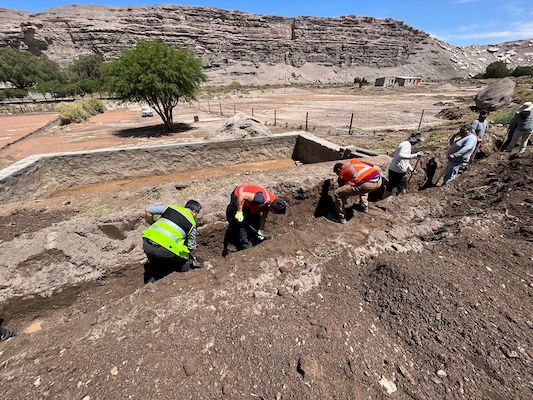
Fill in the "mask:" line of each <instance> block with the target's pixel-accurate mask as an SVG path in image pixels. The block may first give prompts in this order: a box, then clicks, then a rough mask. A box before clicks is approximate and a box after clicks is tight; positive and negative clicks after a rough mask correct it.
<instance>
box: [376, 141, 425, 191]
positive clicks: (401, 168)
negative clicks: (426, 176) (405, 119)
mask: <svg viewBox="0 0 533 400" xmlns="http://www.w3.org/2000/svg"><path fill="white" fill-rule="evenodd" d="M423 140H424V138H423V137H422V134H421V133H420V132H413V133H411V135H410V136H409V137H408V138H407V140H404V141H403V142H401V143H400V144H399V145H398V147H396V150H395V151H394V155H393V158H392V161H391V163H390V166H389V183H388V185H387V192H386V194H385V196H387V195H388V196H390V195H391V194H392V192H393V190H394V189H398V194H399V193H402V192H403V191H405V189H406V188H407V173H408V172H409V171H413V166H412V165H411V160H412V159H414V158H420V157H422V156H423V155H424V154H423V153H422V152H421V151H419V152H418V153H414V154H413V153H412V146H415V145H417V144H418V143H420V142H422V141H423Z"/></svg>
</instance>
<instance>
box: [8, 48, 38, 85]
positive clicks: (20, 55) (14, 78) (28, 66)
mask: <svg viewBox="0 0 533 400" xmlns="http://www.w3.org/2000/svg"><path fill="white" fill-rule="evenodd" d="M41 73H42V66H41V63H40V62H39V59H38V58H37V57H35V56H34V55H32V54H30V53H27V52H25V51H20V50H16V49H12V48H10V47H6V48H2V49H0V81H1V82H10V83H12V84H13V85H14V86H15V87H16V88H17V89H27V88H30V87H32V86H33V85H35V83H36V82H37V80H38V79H39V77H40V75H41Z"/></svg>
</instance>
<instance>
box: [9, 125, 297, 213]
mask: <svg viewBox="0 0 533 400" xmlns="http://www.w3.org/2000/svg"><path fill="white" fill-rule="evenodd" d="M297 139H298V134H283V135H276V136H269V137H264V138H252V139H239V140H229V141H223V142H191V143H187V144H165V145H159V146H144V147H128V148H123V149H101V150H94V151H85V152H70V153H56V154H46V155H39V156H30V157H27V158H25V159H24V160H21V161H19V162H17V163H15V164H13V165H12V166H10V167H8V168H6V169H4V170H2V171H0V203H8V202H13V201H20V200H25V199H28V198H36V197H40V196H43V195H46V194H49V193H52V192H53V191H55V190H57V189H59V188H64V187H72V186H77V185H86V184H92V183H99V182H106V181H112V180H117V179H127V178H137V177H142V176H149V175H159V174H168V173H171V172H176V171H184V170H192V169H198V168H214V167H217V166H224V165H232V164H237V163H243V162H249V161H266V160H274V159H283V158H291V157H292V155H293V152H294V147H295V145H296V141H297Z"/></svg>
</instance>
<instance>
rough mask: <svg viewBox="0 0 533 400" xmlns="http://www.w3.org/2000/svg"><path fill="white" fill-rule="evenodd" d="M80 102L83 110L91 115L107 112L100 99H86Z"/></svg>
mask: <svg viewBox="0 0 533 400" xmlns="http://www.w3.org/2000/svg"><path fill="white" fill-rule="evenodd" d="M80 101H81V103H82V105H83V108H85V110H86V111H87V112H88V113H89V114H91V115H96V114H101V113H103V112H104V111H105V106H104V103H102V101H100V100H98V99H84V100H80Z"/></svg>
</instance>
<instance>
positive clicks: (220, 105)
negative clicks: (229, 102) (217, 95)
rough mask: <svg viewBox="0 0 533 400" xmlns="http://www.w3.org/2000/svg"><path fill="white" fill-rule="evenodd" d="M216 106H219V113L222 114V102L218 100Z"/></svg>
mask: <svg viewBox="0 0 533 400" xmlns="http://www.w3.org/2000/svg"><path fill="white" fill-rule="evenodd" d="M218 106H219V108H220V115H222V103H220V102H219V103H218Z"/></svg>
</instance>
